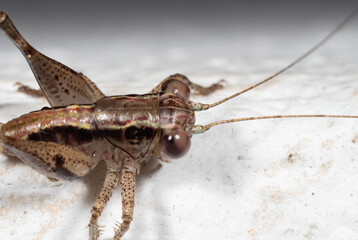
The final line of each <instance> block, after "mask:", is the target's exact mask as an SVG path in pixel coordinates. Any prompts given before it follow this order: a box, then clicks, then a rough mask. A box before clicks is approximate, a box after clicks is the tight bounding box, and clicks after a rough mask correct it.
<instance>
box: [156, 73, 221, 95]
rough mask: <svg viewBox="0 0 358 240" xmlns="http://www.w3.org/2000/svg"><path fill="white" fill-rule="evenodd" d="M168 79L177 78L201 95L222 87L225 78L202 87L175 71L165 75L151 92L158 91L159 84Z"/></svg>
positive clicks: (193, 91) (194, 92)
mask: <svg viewBox="0 0 358 240" xmlns="http://www.w3.org/2000/svg"><path fill="white" fill-rule="evenodd" d="M170 79H174V80H179V81H181V82H183V83H185V84H186V85H188V87H189V88H190V90H191V92H192V93H193V94H195V95H202V96H206V95H209V94H211V93H213V92H215V91H216V90H219V89H222V88H223V87H224V85H223V83H224V82H225V80H220V81H218V82H217V83H214V84H212V85H211V86H209V87H203V86H201V85H199V84H196V83H193V82H192V81H190V80H189V79H188V78H187V77H186V76H185V75H183V74H180V73H177V74H173V75H170V76H169V77H167V78H166V79H164V80H163V81H161V82H160V83H159V84H158V86H156V87H155V88H154V89H153V90H152V91H151V93H156V92H159V91H160V89H161V86H162V85H163V83H164V82H166V81H168V80H170Z"/></svg>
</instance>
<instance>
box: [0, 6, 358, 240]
mask: <svg viewBox="0 0 358 240" xmlns="http://www.w3.org/2000/svg"><path fill="white" fill-rule="evenodd" d="M356 13H357V10H355V11H354V12H353V13H352V14H351V15H349V16H348V17H347V18H346V19H345V20H344V21H343V22H342V23H341V24H340V25H339V26H337V27H336V28H335V29H334V30H333V31H332V32H331V33H329V34H328V35H327V36H326V37H325V38H324V39H323V40H321V41H320V42H319V43H318V44H316V45H315V46H314V47H313V48H311V49H310V50H309V51H307V52H306V53H305V54H303V55H302V56H301V57H299V58H298V59H297V60H296V61H294V62H293V63H291V64H289V65H288V66H287V67H285V68H283V69H282V70H280V71H279V72H277V73H276V74H274V75H272V76H270V77H269V78H267V79H265V80H263V81H261V82H258V83H257V84H255V85H253V86H251V87H249V88H247V89H245V90H243V91H241V92H238V93H235V94H234V95H232V96H230V97H227V98H225V99H223V100H220V101H218V102H216V103H213V104H202V103H195V102H192V101H190V92H191V91H192V92H193V93H195V94H199V95H208V94H210V93H212V92H214V91H216V90H218V89H221V88H222V87H223V86H222V85H221V83H220V82H218V83H215V84H213V85H211V86H210V87H202V86H200V85H197V84H195V83H192V82H191V81H190V80H189V79H188V78H187V77H185V76H184V75H182V74H174V75H171V76H169V77H167V78H166V79H164V80H163V81H162V82H161V83H160V84H159V85H158V86H156V87H155V88H154V89H153V90H152V91H150V92H149V93H148V94H143V95H124V96H110V97H107V96H105V95H104V94H103V93H102V92H101V91H100V90H99V89H98V88H97V86H96V85H95V84H94V83H93V82H92V81H91V80H90V79H88V78H87V77H86V76H84V75H83V74H82V73H78V72H75V71H74V70H72V69H70V68H69V67H67V66H65V65H63V64H61V63H59V62H57V61H55V60H53V59H50V58H48V57H47V56H45V55H43V54H41V53H40V52H38V51H37V50H36V49H35V48H33V47H32V46H31V45H30V44H29V43H28V42H27V41H26V40H25V39H24V38H23V37H22V36H21V35H20V33H19V32H18V31H17V29H16V28H15V26H14V25H13V23H12V21H11V20H10V19H9V17H8V16H7V15H6V14H5V13H4V12H0V27H1V29H3V30H4V32H5V33H6V34H7V35H8V36H9V38H10V39H11V40H12V41H13V42H14V44H15V45H16V46H17V47H18V48H19V50H20V51H21V52H22V53H23V55H24V57H25V58H26V60H27V62H28V63H29V65H30V67H31V69H32V71H33V73H34V75H35V77H36V80H37V82H38V84H39V86H40V88H41V92H42V93H43V95H44V96H45V97H46V99H47V100H48V102H49V104H50V106H51V107H50V108H47V107H45V108H43V109H42V110H39V111H34V112H30V113H28V114H25V115H22V116H20V117H18V118H15V119H13V120H11V121H9V122H7V123H4V124H1V131H0V144H1V145H2V146H3V149H2V151H3V153H5V154H7V155H14V156H16V157H18V158H19V159H21V160H22V161H23V162H24V163H26V164H28V165H30V166H31V167H32V168H33V169H35V170H37V171H38V172H40V173H42V174H43V175H45V176H47V177H48V178H49V179H50V180H52V181H57V180H58V179H67V180H72V179H75V178H78V177H82V176H84V175H86V174H87V173H88V172H89V171H91V170H92V169H93V168H94V167H96V165H97V164H98V163H99V162H100V161H102V160H103V161H105V163H106V166H107V173H106V178H105V181H104V184H103V187H102V190H101V192H100V194H99V196H98V198H97V200H96V202H95V203H94V204H93V207H92V210H91V217H90V221H89V239H90V240H95V239H98V238H99V236H100V233H101V230H100V228H99V226H98V217H99V216H100V215H101V213H102V211H103V209H104V207H105V205H106V203H107V202H108V201H109V199H110V197H111V195H112V192H113V191H114V189H115V188H116V186H117V185H118V183H119V184H120V188H121V196H122V221H121V222H120V223H118V224H116V228H115V234H114V238H113V239H115V240H119V239H121V238H122V237H123V235H124V234H125V232H126V231H127V230H128V229H129V226H130V223H131V221H132V219H133V210H134V195H135V187H136V175H137V174H139V172H140V168H141V166H143V165H144V164H145V163H147V162H148V161H150V160H152V159H160V160H162V161H166V160H167V159H168V158H169V159H171V158H179V157H182V156H183V155H184V154H186V153H187V152H188V150H189V148H190V139H191V137H192V135H194V134H198V133H204V132H205V131H207V130H208V129H209V128H211V127H212V126H215V125H219V124H223V123H230V122H239V121H248V120H258V119H272V118H297V117H333V118H358V116H347V115H277V116H261V117H247V118H239V119H231V120H223V121H218V122H213V123H211V124H208V125H206V126H202V125H195V111H201V110H207V109H209V108H212V107H214V106H217V105H219V104H221V103H223V102H225V101H227V100H229V99H232V98H234V97H236V96H239V95H241V94H243V93H245V92H247V91H249V90H251V89H253V88H256V87H258V86H260V85H262V84H263V83H265V82H268V81H270V80H272V79H273V78H274V77H276V76H277V75H279V74H281V73H283V72H284V71H286V70H287V69H289V68H291V67H292V66H293V65H295V64H296V63H297V62H299V61H301V60H302V59H304V58H305V57H306V56H308V55H309V54H311V53H312V52H313V51H315V50H316V49H317V48H319V47H320V46H322V45H323V44H324V43H325V42H326V41H327V40H328V39H329V38H330V37H332V36H333V35H334V34H335V33H336V32H337V31H338V30H339V29H341V28H342V27H343V26H344V25H345V24H346V23H347V22H348V21H349V20H350V19H351V18H352V17H353V16H354V15H355V14H356ZM22 89H23V90H24V91H25V92H27V93H30V94H32V95H33V94H35V95H37V94H38V92H37V91H36V90H33V89H29V88H28V87H26V86H22Z"/></svg>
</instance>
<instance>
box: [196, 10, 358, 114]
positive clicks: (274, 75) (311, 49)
mask: <svg viewBox="0 0 358 240" xmlns="http://www.w3.org/2000/svg"><path fill="white" fill-rule="evenodd" d="M357 13H358V8H356V9H355V10H354V11H353V12H352V13H351V14H349V16H348V17H346V18H345V19H344V20H343V21H342V22H341V23H340V24H339V25H338V26H337V27H336V28H335V29H333V30H332V31H331V32H330V33H329V34H328V35H327V36H326V37H324V38H323V39H322V40H321V41H319V42H318V43H317V44H316V45H314V46H313V47H312V48H310V49H309V50H308V51H307V52H305V53H304V54H303V55H301V56H300V57H299V58H297V59H296V60H295V61H293V62H292V63H290V64H289V65H287V66H286V67H284V68H282V69H281V70H280V71H278V72H276V73H275V74H273V75H271V76H270V77H268V78H266V79H264V80H262V81H260V82H258V83H256V84H254V85H252V86H250V87H248V88H246V89H244V90H242V91H240V92H238V93H235V94H233V95H231V96H229V97H227V98H224V99H222V100H220V101H217V102H215V103H212V104H198V105H199V106H198V105H197V106H196V110H195V111H201V110H207V109H209V108H212V107H215V106H217V105H219V104H221V103H223V102H226V101H228V100H230V99H232V98H235V97H237V96H239V95H241V94H243V93H245V92H248V91H250V90H252V89H254V88H256V87H258V86H260V85H262V84H264V83H266V82H268V81H270V80H272V79H274V78H275V77H277V76H278V75H280V74H282V73H284V72H286V71H287V70H288V69H290V68H292V67H293V66H294V65H296V64H297V63H299V62H301V61H302V60H303V59H305V58H306V57H307V56H309V55H310V54H311V53H313V52H314V51H316V50H317V49H318V48H320V47H322V46H323V45H324V44H325V43H326V42H327V41H328V40H329V39H330V38H331V37H333V36H334V35H335V34H336V33H337V32H338V31H339V30H341V29H342V28H343V27H344V26H345V25H346V24H347V23H348V22H349V21H350V20H351V19H352V18H353V17H354V16H355V15H356V14H357Z"/></svg>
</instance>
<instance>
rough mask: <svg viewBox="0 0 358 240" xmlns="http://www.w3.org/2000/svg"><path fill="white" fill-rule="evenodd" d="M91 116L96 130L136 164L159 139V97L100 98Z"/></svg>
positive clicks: (144, 157) (156, 95) (150, 150)
mask: <svg viewBox="0 0 358 240" xmlns="http://www.w3.org/2000/svg"><path fill="white" fill-rule="evenodd" d="M94 116H95V119H96V124H97V128H98V131H99V132H100V133H101V135H102V136H103V137H104V138H106V139H107V140H108V141H109V142H110V143H111V144H113V145H114V146H115V147H117V148H119V149H121V150H122V151H124V152H126V153H127V154H128V155H129V156H130V157H131V158H133V159H136V160H137V161H139V162H141V161H142V160H143V159H148V157H150V156H148V153H150V154H149V155H151V152H152V149H153V148H154V145H156V143H157V142H158V138H159V134H158V131H159V126H160V120H159V96H158V94H145V95H126V96H114V97H107V98H103V99H101V100H99V101H98V102H97V103H96V105H95V109H94Z"/></svg>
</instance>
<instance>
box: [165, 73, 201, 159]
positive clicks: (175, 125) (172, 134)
mask: <svg viewBox="0 0 358 240" xmlns="http://www.w3.org/2000/svg"><path fill="white" fill-rule="evenodd" d="M189 98H190V89H189V87H188V86H187V85H186V84H185V83H183V82H182V81H179V80H177V79H168V80H167V81H165V82H164V83H163V84H162V86H161V89H160V100H159V111H160V112H159V116H160V129H161V136H160V143H159V146H160V152H161V155H162V156H163V157H164V158H165V157H169V158H171V159H176V158H180V157H182V156H184V155H185V154H186V153H187V152H188V151H189V149H190V145H191V143H190V138H191V135H192V131H191V129H192V128H193V126H194V123H195V114H194V110H193V109H192V108H191V106H190V101H189Z"/></svg>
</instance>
